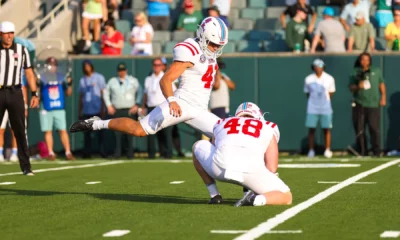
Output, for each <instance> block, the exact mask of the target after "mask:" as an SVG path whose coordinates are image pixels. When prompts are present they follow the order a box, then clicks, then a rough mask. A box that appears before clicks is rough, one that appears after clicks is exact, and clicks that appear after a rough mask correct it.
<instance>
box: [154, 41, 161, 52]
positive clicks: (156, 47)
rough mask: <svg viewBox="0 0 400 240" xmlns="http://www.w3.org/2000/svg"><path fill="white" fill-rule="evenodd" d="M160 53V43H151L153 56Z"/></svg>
mask: <svg viewBox="0 0 400 240" xmlns="http://www.w3.org/2000/svg"><path fill="white" fill-rule="evenodd" d="M161 53H162V43H160V42H153V54H154V55H160V54H161Z"/></svg>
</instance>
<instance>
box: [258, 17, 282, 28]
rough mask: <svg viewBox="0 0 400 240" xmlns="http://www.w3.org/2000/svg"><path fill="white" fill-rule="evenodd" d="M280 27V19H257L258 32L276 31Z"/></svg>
mask: <svg viewBox="0 0 400 240" xmlns="http://www.w3.org/2000/svg"><path fill="white" fill-rule="evenodd" d="M279 26H280V22H279V20H278V19H275V18H274V19H272V18H269V19H268V18H267V19H257V21H256V24H255V27H254V29H256V30H275V29H278V28H279Z"/></svg>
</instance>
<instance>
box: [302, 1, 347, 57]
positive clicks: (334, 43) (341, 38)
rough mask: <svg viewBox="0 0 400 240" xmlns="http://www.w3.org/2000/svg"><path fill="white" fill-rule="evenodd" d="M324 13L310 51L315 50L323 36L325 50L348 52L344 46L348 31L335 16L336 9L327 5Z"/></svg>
mask: <svg viewBox="0 0 400 240" xmlns="http://www.w3.org/2000/svg"><path fill="white" fill-rule="evenodd" d="M323 15H324V20H322V21H321V22H320V23H319V24H318V26H317V29H316V30H315V34H314V39H313V42H312V46H311V50H310V52H311V53H314V52H315V49H316V47H317V45H318V43H319V41H320V39H321V37H323V39H324V46H325V52H346V49H345V46H344V42H345V40H346V32H345V31H344V28H343V26H342V24H340V22H339V21H338V20H336V19H334V18H333V17H334V16H335V11H334V10H333V8H331V7H326V8H325V9H324V12H323Z"/></svg>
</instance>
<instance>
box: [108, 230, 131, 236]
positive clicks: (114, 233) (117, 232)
mask: <svg viewBox="0 0 400 240" xmlns="http://www.w3.org/2000/svg"><path fill="white" fill-rule="evenodd" d="M130 232H131V231H130V230H112V231H109V232H106V233H104V234H103V237H121V236H124V235H126V234H128V233H130Z"/></svg>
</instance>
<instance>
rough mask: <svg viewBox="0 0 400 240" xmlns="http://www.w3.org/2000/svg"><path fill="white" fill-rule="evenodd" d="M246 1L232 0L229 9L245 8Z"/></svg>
mask: <svg viewBox="0 0 400 240" xmlns="http://www.w3.org/2000/svg"><path fill="white" fill-rule="evenodd" d="M246 5H247V4H246V0H232V4H231V8H240V9H241V8H245V7H247V6H246Z"/></svg>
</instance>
